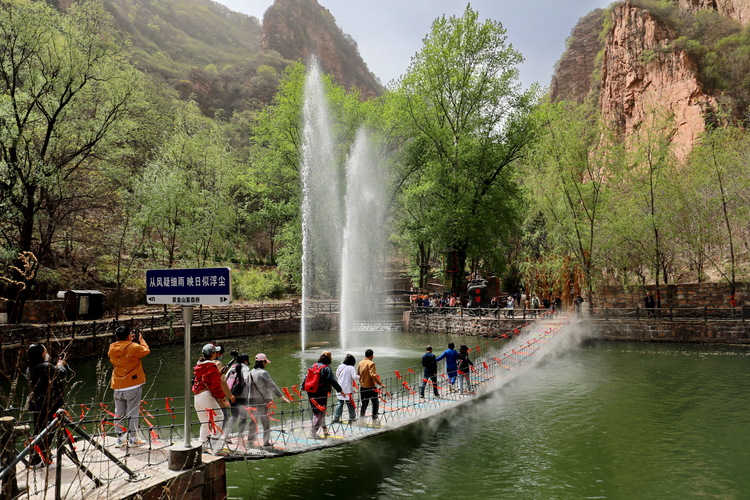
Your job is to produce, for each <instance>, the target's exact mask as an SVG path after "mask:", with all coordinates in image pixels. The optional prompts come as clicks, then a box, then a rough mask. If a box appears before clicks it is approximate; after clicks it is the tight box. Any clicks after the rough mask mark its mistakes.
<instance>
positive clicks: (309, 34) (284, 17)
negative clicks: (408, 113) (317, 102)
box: [261, 0, 383, 99]
mask: <svg viewBox="0 0 750 500" xmlns="http://www.w3.org/2000/svg"><path fill="white" fill-rule="evenodd" d="M261 49H263V50H275V51H276V52H278V53H279V54H281V56H282V57H284V58H285V59H291V60H293V61H294V60H298V59H299V60H302V61H303V62H307V61H308V59H309V58H310V56H312V55H315V56H317V58H318V60H319V61H320V64H321V67H322V68H323V71H325V72H326V73H328V74H329V75H331V76H333V78H334V80H335V81H336V82H337V83H338V84H339V85H341V86H343V87H344V88H347V89H348V88H352V87H356V88H358V89H359V90H360V91H361V93H362V97H363V98H365V99H367V98H371V97H375V96H378V95H380V94H381V93H382V92H383V88H382V86H381V85H380V83H379V82H378V80H377V78H375V76H374V75H373V74H372V73H371V72H370V70H369V69H368V68H367V65H366V64H365V62H364V61H363V60H362V57H361V56H360V55H359V52H358V50H357V46H356V43H355V42H354V40H352V39H351V37H349V36H347V35H345V34H344V33H342V31H341V30H340V29H339V28H338V26H337V25H336V21H335V19H334V18H333V16H332V15H331V13H330V12H329V11H328V10H327V9H325V8H323V7H321V6H320V4H318V2H317V0H276V1H275V2H274V4H273V5H272V6H271V7H270V8H269V9H268V10H267V11H266V13H265V15H264V17H263V34H262V37H261Z"/></svg>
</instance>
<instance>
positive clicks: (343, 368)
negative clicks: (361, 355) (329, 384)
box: [331, 354, 359, 424]
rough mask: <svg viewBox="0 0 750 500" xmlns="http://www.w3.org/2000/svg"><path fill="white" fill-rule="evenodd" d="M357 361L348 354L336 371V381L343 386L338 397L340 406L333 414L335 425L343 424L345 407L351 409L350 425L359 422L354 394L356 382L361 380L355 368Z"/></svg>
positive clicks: (338, 405) (337, 406)
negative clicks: (342, 418)
mask: <svg viewBox="0 0 750 500" xmlns="http://www.w3.org/2000/svg"><path fill="white" fill-rule="evenodd" d="M356 364H357V361H356V360H355V359H354V356H352V355H351V354H347V355H346V357H345V358H344V362H343V363H342V364H341V365H340V366H339V367H338V369H337V370H336V379H337V380H338V381H339V384H340V385H341V392H340V393H338V395H337V396H336V397H337V398H338V400H339V401H338V404H337V405H336V409H335V410H334V412H333V422H331V423H333V424H339V423H341V415H342V414H343V413H344V405H346V407H347V408H348V409H349V423H350V424H351V423H353V422H355V421H356V420H357V412H356V408H355V407H354V401H353V394H354V381H355V380H359V375H357V370H356V368H354V366H355V365H356Z"/></svg>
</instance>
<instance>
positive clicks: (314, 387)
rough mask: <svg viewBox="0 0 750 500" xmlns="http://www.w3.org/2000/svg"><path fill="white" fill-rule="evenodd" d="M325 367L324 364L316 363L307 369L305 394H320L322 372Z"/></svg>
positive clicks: (304, 386)
mask: <svg viewBox="0 0 750 500" xmlns="http://www.w3.org/2000/svg"><path fill="white" fill-rule="evenodd" d="M324 367H325V365H324V364H323V363H315V364H314V365H312V366H311V367H310V368H308V369H307V376H306V377H305V384H304V385H303V386H302V388H303V389H304V390H305V392H318V388H319V387H320V371H321V370H322V369H323V368H324Z"/></svg>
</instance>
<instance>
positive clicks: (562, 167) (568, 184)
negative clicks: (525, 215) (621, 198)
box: [520, 102, 623, 307]
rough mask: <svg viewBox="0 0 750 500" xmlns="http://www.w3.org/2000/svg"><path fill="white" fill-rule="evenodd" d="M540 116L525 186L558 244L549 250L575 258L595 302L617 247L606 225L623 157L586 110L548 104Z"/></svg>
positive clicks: (527, 161)
mask: <svg viewBox="0 0 750 500" xmlns="http://www.w3.org/2000/svg"><path fill="white" fill-rule="evenodd" d="M535 114H536V118H537V120H538V121H539V135H538V138H537V140H536V141H535V143H534V145H533V147H532V148H531V153H530V154H529V155H528V157H527V158H526V159H525V167H524V168H523V169H522V170H521V172H520V174H521V182H523V184H524V185H525V186H526V187H527V188H528V190H529V195H530V196H529V201H530V203H531V209H532V210H533V213H542V214H544V218H543V220H544V221H545V222H546V226H547V230H548V231H547V233H546V235H547V236H548V238H549V239H548V240H547V241H550V242H553V243H554V245H553V246H552V247H551V248H548V249H547V250H549V251H551V252H553V253H555V254H557V255H570V256H572V257H573V260H574V262H575V263H576V264H577V266H578V267H579V268H580V269H581V270H582V271H583V274H584V277H585V281H586V283H585V284H582V285H586V286H587V287H588V293H589V297H593V293H594V282H595V279H596V277H597V276H598V275H599V273H598V271H600V270H601V266H602V265H603V263H604V255H605V254H606V253H607V250H608V247H609V245H608V243H611V242H612V239H611V238H608V237H607V230H606V227H605V224H604V220H605V215H604V214H605V211H606V210H607V208H608V207H607V203H608V198H609V194H610V193H609V183H608V177H609V175H610V172H612V171H613V170H615V169H617V167H615V166H613V164H614V163H615V162H617V161H621V160H622V158H623V154H622V151H618V150H619V149H620V148H618V147H616V146H614V145H613V142H612V141H607V142H602V138H604V137H606V134H605V132H604V130H602V128H601V127H600V125H599V123H598V121H597V120H596V119H594V118H592V117H590V116H588V115H587V112H586V110H585V107H584V106H579V105H575V104H573V103H567V102H561V103H557V104H546V105H543V106H541V107H540V108H539V109H538V110H537V112H536V113H535ZM605 144H606V146H605ZM530 250H532V255H530V256H529V257H531V258H533V257H535V256H534V255H533V253H538V250H536V252H534V251H533V250H534V249H533V248H531V249H530ZM592 306H593V304H592V302H591V301H589V307H592Z"/></svg>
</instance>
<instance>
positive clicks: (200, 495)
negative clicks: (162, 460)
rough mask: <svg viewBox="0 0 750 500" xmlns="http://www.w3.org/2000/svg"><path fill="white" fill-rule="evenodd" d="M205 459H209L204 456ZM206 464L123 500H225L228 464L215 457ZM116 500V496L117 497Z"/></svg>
mask: <svg viewBox="0 0 750 500" xmlns="http://www.w3.org/2000/svg"><path fill="white" fill-rule="evenodd" d="M204 457H207V456H206V455H204ZM204 460H206V463H203V464H202V465H200V466H198V467H196V468H195V469H192V470H189V471H184V472H182V473H180V474H179V475H178V476H176V477H172V478H169V479H165V480H164V481H161V482H159V483H158V484H156V485H148V486H146V487H145V488H144V489H143V490H141V491H139V492H138V493H135V494H132V495H128V496H125V497H122V499H123V500H164V499H170V498H180V499H186V500H224V499H225V498H227V477H226V463H225V461H224V460H222V459H220V458H215V457H207V458H204ZM115 498H116V496H115Z"/></svg>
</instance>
